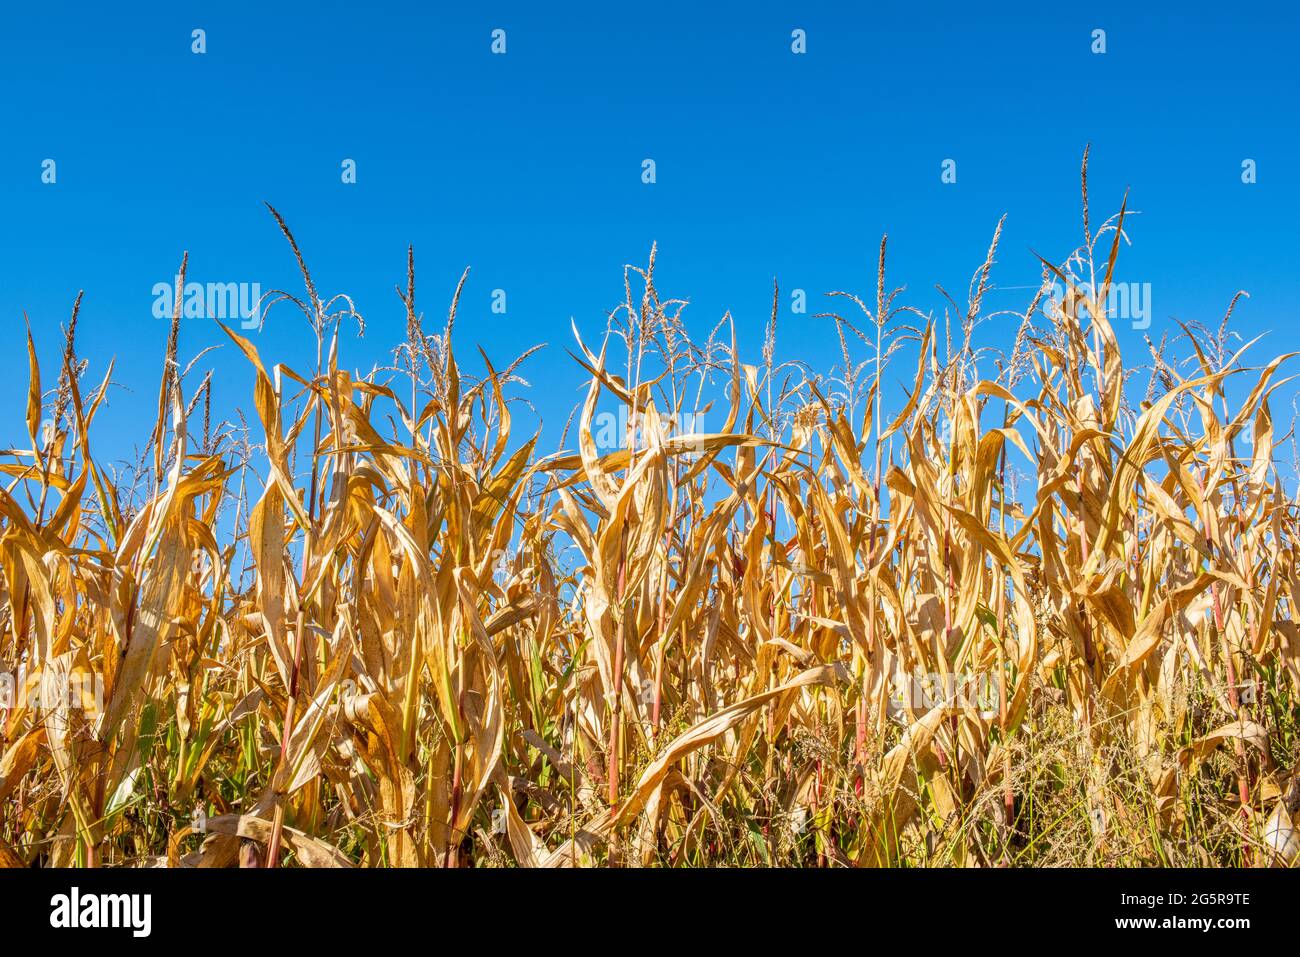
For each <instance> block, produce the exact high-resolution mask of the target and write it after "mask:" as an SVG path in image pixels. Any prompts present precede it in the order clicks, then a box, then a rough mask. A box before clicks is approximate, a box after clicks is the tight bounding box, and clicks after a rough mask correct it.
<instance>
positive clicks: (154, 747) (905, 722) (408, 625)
mask: <svg viewBox="0 0 1300 957" xmlns="http://www.w3.org/2000/svg"><path fill="white" fill-rule="evenodd" d="M271 212H272V214H273V215H274V220H275V222H276V223H277V224H278V226H279V228H280V229H281V230H282V231H283V233H284V236H285V238H286V239H287V240H288V243H289V246H290V252H291V253H292V255H294V256H295V257H296V260H297V264H298V266H299V268H300V270H301V274H302V278H303V287H304V288H303V291H302V292H301V293H288V292H276V293H272V294H269V295H268V296H267V297H265V299H264V301H263V303H262V307H263V310H264V311H263V318H264V317H265V315H266V314H267V313H270V312H271V311H272V309H274V310H275V311H276V313H277V314H278V313H279V312H281V311H284V312H289V313H291V314H292V313H293V311H294V310H297V311H298V312H299V313H301V316H302V317H303V318H304V319H305V320H306V326H307V329H308V330H309V333H307V332H305V334H304V350H303V352H301V353H300V354H298V355H296V356H294V357H293V361H292V362H289V363H277V364H274V365H272V364H271V362H272V359H271V357H268V356H266V355H262V354H260V353H259V350H258V348H257V347H256V346H255V344H254V341H253V340H254V339H256V336H255V335H251V334H250V336H249V337H245V336H242V335H240V334H239V333H237V332H235V331H234V330H231V329H228V328H225V327H224V326H223V327H222V328H223V329H225V334H226V335H228V338H229V341H230V344H231V345H232V346H233V347H237V349H235V348H227V349H225V350H223V351H222V352H221V353H220V354H219V355H220V359H221V361H223V362H247V363H248V364H250V365H251V368H252V370H253V371H254V373H255V377H256V378H255V382H256V385H255V394H254V396H253V402H252V404H251V406H246V408H247V409H248V414H247V417H246V419H245V418H243V417H240V418H238V419H237V420H236V421H233V422H213V421H212V418H213V417H212V414H211V409H212V404H213V392H214V389H217V388H218V386H217V384H216V383H215V381H214V377H213V373H212V372H211V371H205V369H204V363H205V362H207V361H209V357H208V356H207V355H202V354H201V355H200V356H198V357H193V358H187V357H184V356H181V355H179V354H178V351H179V350H178V332H179V328H180V321H181V314H182V311H181V305H180V301H179V293H180V289H181V288H182V286H183V283H180V284H178V286H177V295H178V301H177V308H176V313H175V318H174V319H173V320H172V322H171V327H170V336H169V338H168V340H167V342H166V343H163V342H162V341H161V337H160V342H159V344H158V348H159V354H160V356H162V357H163V364H162V371H161V383H160V386H159V390H158V405H157V418H156V421H154V422H153V424H152V426H151V431H150V432H149V433H148V434H147V435H145V434H142V435H140V436H139V437H138V438H139V442H140V447H141V448H142V449H144V452H143V454H142V455H141V457H140V458H139V460H138V461H137V462H135V463H133V464H132V465H130V466H129V467H125V466H121V465H117V464H112V463H111V462H110V461H109V460H108V459H107V458H105V457H99V458H97V457H96V454H95V452H96V449H95V430H94V428H93V425H94V421H95V417H96V414H97V413H98V412H99V410H100V409H101V408H102V407H103V405H104V402H105V397H106V395H107V394H108V391H109V386H110V384H111V383H112V381H113V380H112V374H113V373H112V367H111V364H109V363H107V362H101V360H100V358H99V357H94V358H93V359H92V360H87V359H84V358H83V357H81V356H79V355H78V353H77V347H76V324H77V313H78V308H77V307H74V308H73V310H72V315H71V319H70V320H69V322H68V323H67V325H66V326H65V328H64V330H63V331H64V347H63V353H62V360H61V362H60V364H59V367H58V368H57V369H55V370H52V371H53V374H51V370H49V369H48V368H47V369H44V370H42V369H41V368H40V363H39V362H38V360H37V350H36V347H35V344H34V341H33V336H32V333H31V331H30V329H29V330H28V331H27V334H26V343H27V350H28V355H29V356H30V387H29V389H28V399H27V405H26V409H25V432H26V435H27V436H28V438H29V439H30V446H29V447H26V448H12V449H8V450H6V451H5V454H4V457H3V464H0V468H2V469H3V472H4V475H5V487H4V489H3V491H0V574H2V576H3V577H2V579H0V671H2V672H4V673H5V674H6V675H7V676H8V688H7V691H8V693H7V695H6V698H5V701H4V705H3V710H0V734H2V737H0V754H2V755H3V756H2V758H0V864H3V865H5V866H10V867H30V866H41V867H68V866H77V867H81V866H84V867H121V866H130V867H233V866H243V867H281V866H305V867H411V866H416V867H484V866H524V867H569V866H625V867H628V866H712V865H727V866H800V867H803V866H809V867H843V866H850V867H851V866H879V865H888V866H892V865H900V866H930V865H945V866H990V867H1006V866H1049V865H1056V864H1074V865H1091V866H1160V865H1166V866H1169V865H1184V866H1186V865H1209V866H1256V867H1258V866H1285V865H1287V864H1289V863H1291V862H1293V861H1295V859H1296V857H1297V852H1298V851H1300V835H1297V834H1296V832H1295V830H1294V827H1295V819H1294V818H1293V815H1294V814H1295V812H1296V811H1297V810H1300V784H1297V783H1296V779H1295V777H1294V775H1293V771H1294V768H1295V766H1296V760H1297V756H1298V751H1300V737H1298V735H1300V697H1298V692H1300V628H1297V624H1296V622H1297V619H1298V618H1300V566H1298V564H1297V557H1298V555H1297V538H1298V536H1300V516H1298V512H1297V501H1296V498H1295V496H1294V495H1293V494H1292V493H1291V492H1289V491H1288V490H1287V486H1288V485H1291V486H1294V474H1293V472H1292V471H1290V469H1289V466H1283V465H1282V464H1280V463H1281V461H1282V459H1283V458H1284V456H1283V454H1282V450H1283V449H1284V448H1286V447H1287V443H1288V442H1289V440H1290V434H1289V432H1286V430H1281V429H1279V427H1278V425H1277V424H1275V422H1274V420H1273V417H1272V414H1271V412H1270V404H1269V403H1270V398H1271V397H1273V394H1274V392H1275V391H1276V390H1277V389H1278V388H1279V387H1281V386H1282V385H1283V384H1284V382H1285V381H1286V378H1285V375H1286V370H1285V363H1286V360H1287V358H1288V357H1287V356H1274V355H1272V354H1269V355H1261V354H1260V352H1261V350H1262V349H1263V348H1265V347H1264V346H1263V345H1260V344H1259V343H1248V344H1240V345H1238V344H1236V343H1235V342H1234V341H1233V337H1232V334H1231V332H1230V329H1231V321H1230V316H1231V312H1232V307H1231V305H1227V304H1225V306H1226V310H1227V313H1228V316H1225V317H1224V318H1223V321H1222V323H1221V324H1220V323H1218V322H1217V320H1218V315H1216V316H1215V317H1214V323H1215V324H1209V325H1201V324H1194V323H1188V324H1187V325H1184V326H1181V327H1177V328H1174V331H1173V333H1172V334H1170V335H1167V336H1166V337H1164V338H1163V339H1162V340H1161V341H1160V342H1151V341H1150V340H1148V345H1149V346H1150V349H1149V354H1145V355H1143V356H1140V357H1138V358H1140V360H1141V361H1140V362H1136V363H1135V362H1130V363H1128V364H1126V363H1125V362H1124V361H1123V360H1122V358H1121V355H1120V348H1119V344H1118V341H1117V337H1116V333H1115V330H1114V328H1113V327H1112V324H1111V322H1110V321H1109V320H1108V318H1107V310H1106V302H1107V296H1108V293H1109V290H1110V289H1111V286H1112V284H1113V282H1114V277H1115V270H1116V261H1117V258H1118V255H1119V253H1120V252H1121V248H1122V246H1123V243H1124V240H1125V239H1126V235H1125V217H1126V210H1125V209H1124V208H1123V207H1121V209H1120V211H1119V213H1117V214H1116V215H1115V216H1113V217H1111V218H1110V219H1109V220H1107V221H1106V222H1104V223H1102V224H1100V225H1099V226H1096V228H1094V226H1095V224H1094V223H1092V222H1090V220H1089V217H1088V212H1087V193H1086V165H1085V179H1084V216H1083V233H1084V236H1083V242H1082V244H1081V245H1080V246H1079V248H1078V249H1076V250H1074V251H1073V252H1071V253H1070V254H1069V255H1068V257H1066V258H1065V259H1064V260H1063V261H1060V262H1058V263H1057V264H1055V265H1053V264H1051V263H1048V262H1047V261H1043V262H1041V263H1037V264H1035V265H1034V267H1033V268H1034V270H1035V272H1037V271H1039V270H1040V269H1041V273H1042V280H1043V282H1042V288H1041V289H1040V290H1039V291H1038V293H1037V294H1036V295H1034V296H1033V297H1032V299H1031V301H1029V302H1027V303H1026V305H1025V308H1024V310H1023V311H1022V312H1019V313H1017V314H1015V315H1013V316H1010V317H1008V316H1006V315H1001V316H999V317H997V321H998V322H1000V323H1002V324H1003V325H1002V328H1006V329H1007V330H1008V332H1009V334H1008V335H1006V336H1005V337H1004V339H1005V340H1006V341H1005V343H1004V345H1005V348H1004V349H1003V350H1002V351H993V350H990V349H988V348H977V346H976V344H975V342H974V331H975V329H976V327H977V326H978V325H979V324H980V323H981V322H983V321H985V320H986V319H988V318H989V314H988V312H987V311H986V307H985V304H984V298H985V295H986V293H987V292H988V291H989V289H990V288H992V282H993V280H992V273H993V271H994V258H995V253H996V250H997V245H998V234H1000V232H1001V224H999V226H998V234H995V236H994V239H993V243H992V246H991V247H990V248H989V250H988V252H987V256H986V257H985V258H984V260H983V264H982V265H981V266H980V267H979V268H978V269H977V271H976V272H975V274H974V277H973V279H972V282H971V285H970V289H969V292H968V295H967V297H966V299H967V301H966V302H965V303H964V304H961V305H959V304H958V303H957V302H956V301H955V300H952V299H949V300H948V306H947V308H946V309H945V310H944V311H943V313H942V314H941V315H934V314H928V313H923V312H921V311H920V310H918V309H915V308H913V307H910V306H908V305H905V304H904V299H903V296H904V291H903V290H899V289H894V288H891V285H890V282H889V278H888V276H887V270H886V264H887V256H886V250H887V244H886V242H885V241H882V242H881V243H880V254H879V265H878V273H877V275H876V277H874V278H875V282H874V286H875V289H874V291H872V292H869V293H865V294H854V293H847V292H833V293H831V294H830V295H829V298H828V299H827V302H828V304H829V305H828V310H829V311H828V312H826V313H825V314H823V315H822V316H821V317H820V319H819V321H820V322H821V323H823V324H824V325H823V326H822V327H819V328H824V329H825V330H826V334H827V335H830V336H838V344H839V346H840V347H841V348H842V352H843V364H842V366H839V367H837V368H836V369H833V370H830V371H829V372H827V373H824V374H818V373H816V372H815V371H814V370H812V369H810V368H808V367H807V366H806V365H805V364H803V363H801V362H797V361H795V362H779V361H778V359H777V354H776V337H777V335H778V332H779V331H780V330H778V323H777V307H776V302H777V300H776V296H777V295H778V291H775V290H774V299H773V312H772V317H771V320H770V322H769V325H768V332H767V336H766V345H765V346H764V348H763V350H762V353H761V355H759V356H755V357H753V360H754V361H751V362H748V363H747V362H746V361H745V359H744V358H743V357H742V356H741V355H739V353H738V349H737V348H736V346H735V331H734V325H733V323H732V321H731V317H730V316H727V317H724V319H723V321H722V322H721V323H718V324H717V325H716V326H713V327H712V329H711V331H710V332H709V334H708V335H707V337H705V336H696V337H694V338H693V337H692V336H691V334H690V333H688V330H687V325H686V321H685V317H684V308H685V305H686V304H685V303H684V302H683V301H681V300H674V299H668V298H662V297H661V296H660V294H659V292H658V290H657V289H656V287H655V277H654V269H655V256H656V251H653V250H652V251H651V253H650V256H649V259H648V261H647V262H646V263H645V264H644V265H643V266H641V267H639V268H633V267H628V268H627V269H626V270H625V272H624V275H623V277H622V289H621V293H622V295H621V299H622V302H621V304H620V305H619V306H618V307H617V308H616V309H615V310H614V311H613V312H611V313H610V314H609V319H608V331H607V333H606V334H605V335H604V336H603V338H602V339H601V340H600V341H584V340H583V338H582V337H581V336H579V335H578V334H577V329H576V327H575V329H574V334H575V342H574V343H573V344H572V346H571V348H570V350H569V352H568V355H567V356H563V357H561V358H560V359H552V360H548V361H562V362H564V363H568V364H571V366H572V369H573V376H574V382H575V384H581V385H583V386H584V387H585V398H584V400H583V401H582V403H581V405H580V407H578V408H577V409H576V410H575V414H574V415H573V417H572V418H571V420H570V421H569V423H568V424H567V425H566V427H565V430H564V435H563V438H562V440H561V442H560V443H559V447H558V450H557V451H555V452H554V453H552V452H550V451H549V450H548V451H543V450H542V449H541V448H539V436H538V435H524V434H521V431H522V430H520V429H519V428H518V427H517V426H516V425H515V416H512V412H513V411H516V410H517V409H518V408H519V402H520V396H521V395H522V394H523V393H524V391H525V389H524V383H523V382H522V380H521V376H522V372H521V368H522V366H523V365H524V364H525V363H526V362H528V361H539V360H537V359H535V358H532V357H531V355H525V356H522V357H519V358H517V359H512V360H511V361H501V359H500V357H495V356H492V357H490V356H489V355H488V354H487V353H486V352H484V351H483V350H481V349H480V350H472V349H471V347H470V346H469V345H467V344H465V343H464V342H463V338H464V337H463V335H462V336H458V337H455V338H456V339H457V346H458V347H459V348H458V349H457V350H455V351H454V350H453V348H452V344H453V338H454V336H453V333H454V326H455V317H456V311H457V301H458V299H459V297H460V293H461V288H460V287H457V288H456V289H455V290H454V292H453V291H452V290H446V291H445V292H444V293H443V295H447V294H450V296H449V298H450V303H451V304H450V309H449V310H448V312H447V318H446V321H445V324H443V323H442V322H439V324H438V327H437V328H436V329H434V331H432V332H429V331H426V323H425V318H424V312H423V311H422V310H421V309H420V308H419V307H417V302H416V288H415V264H414V254H413V253H412V254H411V255H410V257H409V258H408V262H407V263H406V281H405V283H404V285H403V287H402V288H401V289H399V292H400V295H401V300H402V303H403V307H404V311H405V318H406V330H407V333H406V339H405V341H404V342H403V343H402V344H401V345H400V346H399V347H398V348H397V349H396V350H395V352H394V359H393V364H392V366H391V367H390V368H386V369H376V370H374V371H372V372H371V373H370V374H369V375H366V376H363V377H359V376H357V375H356V374H354V373H349V372H348V371H346V369H347V368H348V367H347V364H346V361H347V352H348V343H349V340H350V339H351V338H352V337H353V336H354V335H355V334H356V333H357V332H358V331H359V329H360V328H363V325H362V320H361V317H360V316H359V315H358V313H357V310H356V309H355V308H354V307H353V304H352V302H351V301H350V300H349V299H347V298H346V297H341V296H340V297H335V298H332V299H329V298H326V297H323V296H322V295H320V294H319V293H318V291H317V288H316V285H315V283H314V282H313V280H312V277H311V274H310V272H309V270H308V268H307V265H306V264H305V261H304V257H303V255H302V253H301V252H300V250H299V247H298V245H297V243H296V241H295V240H294V237H293V235H292V234H291V232H290V230H289V228H288V226H287V225H286V224H285V223H284V221H283V220H282V219H281V218H280V216H279V214H278V213H275V211H274V210H272V211H271ZM977 261H978V260H977ZM395 265H397V266H399V267H400V264H395ZM181 268H182V275H183V272H184V269H185V266H184V265H182V267H181ZM613 278H614V277H611V279H613ZM464 282H465V279H464V278H462V280H461V285H462V286H463V285H464ZM868 283H870V279H868ZM612 288H613V289H615V290H617V289H618V287H617V286H613V287H612ZM1053 288H1055V289H1057V290H1060V291H1062V292H1063V293H1064V294H1063V295H1060V296H1055V295H1052V294H1051V290H1052V289H1053ZM443 301H444V302H445V301H446V300H445V299H444V300H443ZM1236 304H1237V303H1236V300H1234V301H1233V303H1232V305H1236ZM77 305H78V306H79V305H80V299H78V303H77ZM1216 308H1217V307H1216ZM439 312H441V307H439ZM1171 327H1172V326H1171ZM1012 331H1014V335H1012V334H1010V333H1011V332H1012ZM308 336H309V337H308ZM15 346H17V342H15ZM471 353H472V355H471ZM1127 358H1132V357H1131V356H1130V357H1127ZM47 365H48V363H47ZM990 376H991V377H990ZM900 380H901V381H905V382H906V383H908V385H907V387H906V389H905V393H904V394H902V395H901V396H900V395H898V394H897V386H896V383H898V382H899V381H900ZM150 388H152V386H151V387H150ZM224 401H227V402H231V403H232V405H233V404H234V403H233V400H231V399H230V398H229V397H227V398H225V399H224ZM887 406H888V407H890V408H892V409H893V410H894V411H893V412H892V413H890V414H888V415H887V414H886V412H885V409H886V407H887ZM611 410H613V411H612V412H611ZM602 414H604V415H611V414H612V415H613V416H614V419H615V420H616V421H618V422H619V423H620V425H619V427H618V433H619V434H618V435H616V436H614V439H613V441H612V442H611V441H610V439H609V436H604V437H602V436H601V434H600V432H601V429H600V428H599V426H598V421H599V420H600V416H601V415H602ZM682 423H691V424H692V426H691V427H690V428H689V429H683V428H682V427H681V424H682ZM700 423H703V425H704V426H707V428H705V427H701V426H700ZM15 425H16V423H15ZM147 427H148V426H147ZM15 431H19V432H20V434H21V430H15ZM611 446H612V447H611ZM900 688H902V689H905V693H900ZM51 689H53V690H51ZM69 689H71V694H67V693H64V692H67V691H68V690H69ZM55 692H58V694H56V693H55ZM976 692H978V693H976ZM55 698H58V700H57V701H56V700H55Z"/></svg>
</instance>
